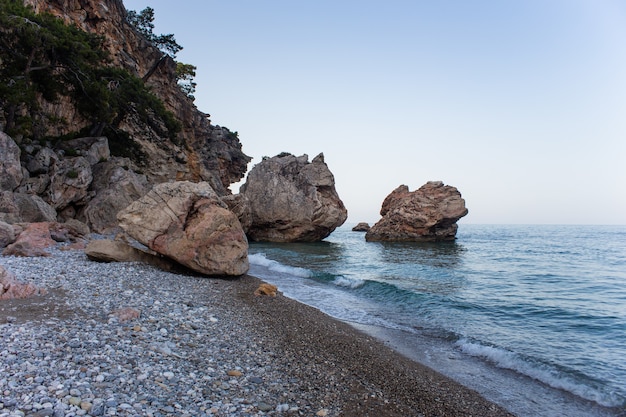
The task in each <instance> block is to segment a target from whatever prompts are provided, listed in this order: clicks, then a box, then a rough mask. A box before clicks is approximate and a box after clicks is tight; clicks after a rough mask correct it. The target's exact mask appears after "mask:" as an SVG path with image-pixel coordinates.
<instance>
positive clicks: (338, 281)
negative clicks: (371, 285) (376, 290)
mask: <svg viewBox="0 0 626 417" xmlns="http://www.w3.org/2000/svg"><path fill="white" fill-rule="evenodd" d="M331 282H332V284H334V285H336V286H338V287H345V288H350V289H352V290H354V289H357V288H361V287H362V286H364V285H365V280H362V279H358V278H348V277H345V276H343V275H339V276H338V277H336V278H335V279H334V280H333V281H331Z"/></svg>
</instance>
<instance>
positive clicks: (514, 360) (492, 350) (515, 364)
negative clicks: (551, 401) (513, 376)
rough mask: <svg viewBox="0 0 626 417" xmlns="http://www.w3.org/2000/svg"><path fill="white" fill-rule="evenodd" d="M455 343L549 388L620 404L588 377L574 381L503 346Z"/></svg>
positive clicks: (591, 399) (617, 397)
mask: <svg viewBox="0 0 626 417" xmlns="http://www.w3.org/2000/svg"><path fill="white" fill-rule="evenodd" d="M456 345H457V347H458V348H459V349H460V350H461V351H462V352H463V353H465V354H468V355H470V356H474V357H478V358H483V359H486V360H487V361H489V362H491V363H493V364H494V365H496V366H498V367H500V368H504V369H511V370H513V371H516V372H519V373H521V374H524V375H526V376H529V377H531V378H533V379H535V380H537V381H541V382H543V383H544V384H546V385H549V386H551V387H553V388H558V389H562V390H565V391H569V392H571V393H574V394H576V395H578V396H579V397H582V398H585V399H587V400H590V401H595V402H596V403H598V404H600V405H603V406H606V407H619V406H622V405H623V404H622V402H623V400H622V399H621V398H620V397H619V396H618V395H615V394H614V393H606V392H602V391H600V390H598V389H594V388H593V387H592V386H591V384H590V383H589V381H587V383H583V382H582V381H580V382H579V381H576V380H575V379H574V378H572V377H571V376H568V375H566V374H564V373H562V372H559V371H558V370H557V369H556V368H553V367H551V366H549V365H546V364H540V363H532V362H530V361H527V360H525V359H524V358H523V357H522V356H521V355H519V354H516V353H513V352H510V351H507V350H505V349H501V348H496V347H492V346H485V345H481V344H480V343H475V342H471V341H469V340H468V339H466V338H462V339H459V341H457V343H456Z"/></svg>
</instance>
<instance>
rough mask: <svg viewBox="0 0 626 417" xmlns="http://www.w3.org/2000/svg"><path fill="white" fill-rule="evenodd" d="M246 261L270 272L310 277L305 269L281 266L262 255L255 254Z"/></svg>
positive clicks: (309, 273) (309, 272)
mask: <svg viewBox="0 0 626 417" xmlns="http://www.w3.org/2000/svg"><path fill="white" fill-rule="evenodd" d="M248 261H250V263H251V264H253V265H259V266H263V267H265V268H267V269H269V270H270V271H274V272H278V273H282V274H289V275H294V276H297V277H302V278H308V277H310V276H311V275H312V273H311V271H309V270H308V269H305V268H298V267H296V266H289V265H283V264H281V263H280V262H276V261H274V260H272V259H267V258H266V257H265V255H264V254H262V253H255V254H252V255H248Z"/></svg>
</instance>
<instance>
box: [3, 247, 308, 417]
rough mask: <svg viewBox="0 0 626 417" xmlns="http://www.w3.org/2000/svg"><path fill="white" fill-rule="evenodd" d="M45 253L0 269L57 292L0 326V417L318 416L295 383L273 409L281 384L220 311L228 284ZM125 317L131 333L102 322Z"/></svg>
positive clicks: (231, 316) (228, 313) (242, 329)
mask: <svg viewBox="0 0 626 417" xmlns="http://www.w3.org/2000/svg"><path fill="white" fill-rule="evenodd" d="M50 253H51V254H52V256H51V257H46V258H37V262H33V261H32V259H29V258H17V257H0V265H2V266H4V267H5V268H6V269H7V270H9V271H11V272H12V273H14V274H15V275H16V276H17V277H19V278H20V279H22V280H28V281H30V282H33V283H34V284H36V285H39V286H42V287H44V288H48V289H62V291H63V300H62V301H61V303H60V304H62V305H66V307H67V308H66V309H65V310H67V311H66V312H63V313H62V314H58V315H55V314H50V315H49V316H45V315H42V316H41V317H38V318H36V319H30V320H26V321H25V320H24V319H23V318H22V317H20V316H19V314H15V313H14V314H12V315H11V316H10V319H9V320H4V321H2V322H0V334H2V335H3V336H2V344H1V345H0V417H20V416H35V417H48V416H50V417H76V416H88V417H102V416H151V417H165V416H167V415H177V416H183V417H184V416H200V417H208V416H211V415H217V416H229V417H237V416H257V415H266V414H264V413H269V414H270V415H271V414H274V413H279V414H288V415H306V414H307V412H304V414H302V413H303V410H311V409H315V410H318V409H319V408H320V407H319V404H316V405H318V407H313V405H311V404H308V403H307V397H306V395H307V394H308V392H306V393H304V392H303V391H302V390H301V389H300V388H299V387H298V384H297V383H296V384H295V385H294V386H293V387H292V390H293V392H295V393H296V394H290V397H289V401H290V402H291V401H292V400H293V402H291V403H286V402H284V400H285V399H287V397H284V395H286V393H285V388H284V387H285V384H289V383H290V382H289V379H290V377H289V376H286V375H285V371H284V368H282V371H281V368H278V367H277V368H274V367H273V362H274V361H275V357H274V356H271V355H269V356H268V355H267V352H266V351H265V350H264V348H263V346H262V344H261V343H260V342H259V340H258V336H257V335H255V334H253V333H251V332H250V328H251V327H254V323H249V319H248V318H244V319H243V321H242V319H241V318H240V316H239V315H238V312H237V311H236V310H235V309H233V308H232V307H229V302H228V300H224V298H223V296H222V294H221V292H220V289H219V288H220V286H221V285H232V284H231V283H221V282H220V281H218V280H210V279H207V278H200V277H192V276H184V275H175V274H171V273H168V272H164V271H160V270H158V269H156V268H154V267H151V266H148V265H143V264H139V263H125V264H122V263H117V264H116V263H108V264H107V263H98V262H92V261H89V260H88V259H87V258H86V256H85V255H84V253H83V252H81V251H62V250H59V249H58V248H52V249H51V250H50ZM125 307H130V308H134V309H137V310H139V311H141V312H142V313H141V316H140V318H138V319H137V320H136V322H135V323H132V325H129V324H128V323H122V322H120V321H119V320H116V319H111V317H110V314H111V312H112V311H115V310H116V309H119V308H125ZM65 310H64V311H65ZM244 316H245V315H244ZM217 317H219V319H218V318H217ZM245 375H254V376H249V377H246V376H245ZM261 376H262V377H261ZM276 399H281V400H282V401H281V403H279V404H277V401H276ZM296 401H297V404H298V406H294V404H296ZM257 413H261V414H257Z"/></svg>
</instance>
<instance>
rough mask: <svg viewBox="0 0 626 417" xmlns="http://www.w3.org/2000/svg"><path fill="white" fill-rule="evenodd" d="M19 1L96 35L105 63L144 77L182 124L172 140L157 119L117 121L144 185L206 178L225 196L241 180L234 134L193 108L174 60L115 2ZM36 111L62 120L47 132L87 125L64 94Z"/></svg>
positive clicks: (244, 160) (243, 164)
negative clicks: (134, 25)
mask: <svg viewBox="0 0 626 417" xmlns="http://www.w3.org/2000/svg"><path fill="white" fill-rule="evenodd" d="M24 3H25V4H27V5H30V6H32V7H33V8H34V9H35V11H36V12H37V13H42V12H47V13H50V14H52V15H55V16H57V17H59V18H60V19H62V20H63V21H64V22H66V23H68V24H73V25H76V26H78V27H79V28H81V29H83V30H85V31H86V32H91V33H96V34H98V35H101V36H102V37H103V38H104V48H105V49H106V50H107V51H108V52H109V54H110V57H111V65H114V66H117V67H121V68H124V69H126V70H128V71H130V72H131V73H132V74H134V75H136V76H138V77H140V78H142V79H144V81H145V83H146V84H147V85H148V86H149V87H150V88H151V90H152V91H153V92H154V94H155V95H156V96H157V97H159V98H160V99H161V100H162V101H163V103H164V105H165V107H166V108H167V109H168V110H169V111H171V112H172V113H173V114H174V117H175V118H176V119H177V120H179V121H180V122H181V123H182V124H183V126H182V131H181V132H180V133H179V134H178V137H177V138H175V139H174V140H172V139H170V138H169V137H166V136H164V134H163V133H162V132H160V131H158V129H155V128H154V126H160V125H162V121H161V120H156V119H155V120H150V123H146V121H145V120H141V117H139V116H138V115H137V114H136V113H133V112H129V113H128V114H127V115H126V116H125V117H124V119H123V120H122V121H121V122H120V125H119V126H118V127H119V128H120V129H121V130H123V131H125V132H126V133H128V134H129V137H130V138H131V141H132V142H133V143H132V145H134V146H135V147H136V149H137V150H138V151H137V152H133V153H132V155H129V156H130V157H131V158H132V160H133V163H134V164H135V165H136V166H135V167H133V168H137V169H135V170H139V171H141V172H143V173H144V174H145V175H146V176H147V177H148V180H149V182H150V183H153V184H154V183H160V182H165V181H173V180H190V181H206V182H209V183H210V184H211V186H212V187H213V189H214V190H215V191H217V193H218V194H219V195H226V194H229V191H228V187H229V185H230V184H232V183H234V182H237V181H239V180H240V179H241V178H243V176H244V175H245V173H246V170H247V166H248V162H250V157H248V156H247V155H245V154H244V153H243V152H242V150H241V143H240V142H239V138H238V137H237V135H236V133H234V132H230V130H228V129H226V128H224V127H219V126H214V125H211V122H210V120H209V119H208V115H207V114H206V113H203V112H201V111H199V110H198V109H197V108H196V107H195V105H194V104H193V101H192V100H191V99H190V98H189V97H187V96H186V95H185V94H184V93H183V92H182V91H181V90H180V88H178V85H177V80H176V62H174V60H173V59H171V58H170V57H168V56H166V55H165V54H164V53H163V52H161V51H160V50H159V49H158V48H156V47H154V46H152V45H151V44H150V43H149V42H148V41H147V40H146V39H145V38H144V37H143V36H141V35H140V34H139V33H138V32H136V31H135V30H134V28H132V27H131V26H130V25H129V24H128V23H127V21H126V9H125V8H124V4H123V2H122V1H121V0H108V1H105V2H103V1H99V0H71V1H68V0H24ZM157 13H158V11H157ZM42 110H44V111H45V112H46V113H47V114H51V115H55V116H56V117H57V118H59V119H62V120H65V121H66V122H67V123H66V124H65V127H64V126H63V125H59V126H57V127H55V128H54V129H53V128H50V131H49V132H47V133H48V134H49V135H51V136H57V135H61V134H65V133H68V132H69V131H70V130H71V131H77V130H80V129H81V128H83V127H86V126H89V125H90V122H89V121H88V120H84V119H83V118H82V117H81V116H80V115H79V113H78V112H77V111H76V108H75V107H74V105H73V104H72V102H71V101H70V100H69V99H67V98H62V99H61V100H59V101H58V102H57V103H42ZM154 117H156V116H154ZM126 148H127V149H128V148H129V146H126ZM111 149H113V147H111ZM114 153H115V152H114ZM117 155H118V156H119V154H117Z"/></svg>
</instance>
